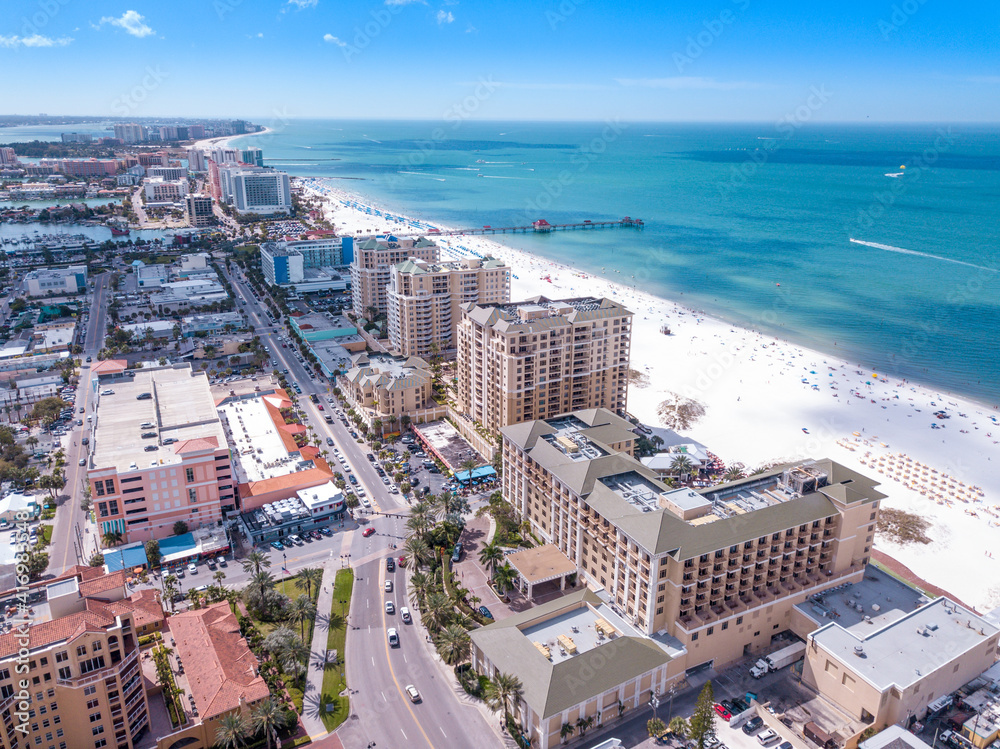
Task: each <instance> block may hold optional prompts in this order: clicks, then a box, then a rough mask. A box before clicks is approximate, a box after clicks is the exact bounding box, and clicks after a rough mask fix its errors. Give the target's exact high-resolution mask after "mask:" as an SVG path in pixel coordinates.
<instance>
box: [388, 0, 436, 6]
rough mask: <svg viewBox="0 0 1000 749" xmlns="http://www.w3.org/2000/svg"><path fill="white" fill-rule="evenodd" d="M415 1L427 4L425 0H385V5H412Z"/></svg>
mask: <svg viewBox="0 0 1000 749" xmlns="http://www.w3.org/2000/svg"><path fill="white" fill-rule="evenodd" d="M416 3H420V4H421V5H427V0H385V4H386V5H414V4H416Z"/></svg>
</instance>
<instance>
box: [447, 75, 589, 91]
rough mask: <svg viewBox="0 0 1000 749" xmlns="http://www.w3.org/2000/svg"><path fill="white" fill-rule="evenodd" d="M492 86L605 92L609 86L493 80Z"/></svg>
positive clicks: (463, 84)
mask: <svg viewBox="0 0 1000 749" xmlns="http://www.w3.org/2000/svg"><path fill="white" fill-rule="evenodd" d="M480 83H482V81H461V82H460V83H459V85H461V86H476V85H479V84H480ZM490 85H491V86H493V87H495V88H509V89H516V90H520V91H603V90H606V89H607V88H608V86H602V85H599V84H596V83H544V82H533V83H520V82H517V81H494V80H493V79H492V78H491V79H490Z"/></svg>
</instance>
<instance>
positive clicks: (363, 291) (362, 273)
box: [351, 237, 440, 317]
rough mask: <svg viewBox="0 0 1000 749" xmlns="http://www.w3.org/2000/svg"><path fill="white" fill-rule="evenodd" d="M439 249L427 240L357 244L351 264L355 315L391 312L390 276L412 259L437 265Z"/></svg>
mask: <svg viewBox="0 0 1000 749" xmlns="http://www.w3.org/2000/svg"><path fill="white" fill-rule="evenodd" d="M439 256H440V249H439V248H438V246H437V245H436V244H434V243H433V242H431V241H430V240H429V239H426V238H424V237H418V238H417V239H405V238H404V239H396V238H395V237H369V238H368V239H366V240H364V241H359V242H355V243H354V261H353V262H352V263H351V301H352V305H353V307H354V314H356V315H358V316H360V317H367V316H368V314H369V307H374V308H375V309H377V310H378V311H379V312H388V309H389V303H388V288H389V278H390V272H391V270H392V267H393V266H394V265H399V264H400V263H402V262H405V261H406V260H409V259H410V258H414V259H416V260H423V261H425V262H428V263H436V262H437V261H438V258H439Z"/></svg>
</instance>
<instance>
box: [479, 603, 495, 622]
mask: <svg viewBox="0 0 1000 749" xmlns="http://www.w3.org/2000/svg"><path fill="white" fill-rule="evenodd" d="M479 613H480V614H482V615H483V616H484V617H486V618H487V619H492V618H493V614H491V613H490V610H489V609H488V608H486V607H485V606H480V607H479Z"/></svg>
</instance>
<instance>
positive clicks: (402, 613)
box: [399, 606, 413, 624]
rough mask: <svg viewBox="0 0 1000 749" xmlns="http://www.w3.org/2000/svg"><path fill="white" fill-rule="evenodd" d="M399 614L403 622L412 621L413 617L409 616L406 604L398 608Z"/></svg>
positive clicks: (408, 622)
mask: <svg viewBox="0 0 1000 749" xmlns="http://www.w3.org/2000/svg"><path fill="white" fill-rule="evenodd" d="M399 616H400V618H401V619H402V620H403V624H410V623H411V622H412V621H413V619H411V618H410V610H409V609H408V608H406V606H403V607H402V608H401V609H400V610H399Z"/></svg>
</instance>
